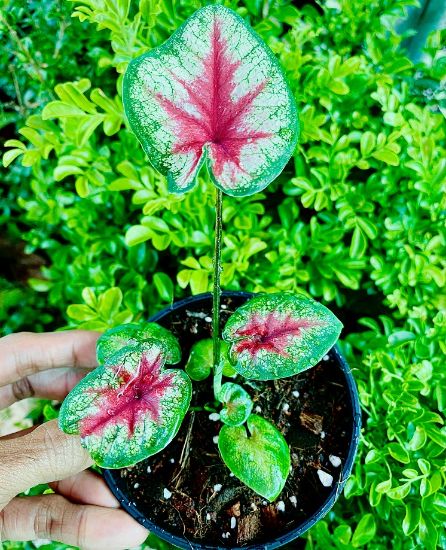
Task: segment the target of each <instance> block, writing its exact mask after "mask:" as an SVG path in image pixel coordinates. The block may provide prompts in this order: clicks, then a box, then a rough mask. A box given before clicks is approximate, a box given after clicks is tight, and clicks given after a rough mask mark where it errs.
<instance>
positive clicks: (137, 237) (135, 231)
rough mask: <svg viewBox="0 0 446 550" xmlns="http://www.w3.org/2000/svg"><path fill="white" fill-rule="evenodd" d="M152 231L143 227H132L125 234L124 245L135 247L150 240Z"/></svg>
mask: <svg viewBox="0 0 446 550" xmlns="http://www.w3.org/2000/svg"><path fill="white" fill-rule="evenodd" d="M152 235H153V231H152V230H151V229H149V228H148V227H145V226H144V225H132V227H130V228H129V229H128V230H127V233H126V234H125V243H126V245H127V246H135V245H137V244H140V243H143V242H145V241H147V240H148V239H150V237H151V236H152Z"/></svg>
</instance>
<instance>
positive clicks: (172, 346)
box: [96, 323, 181, 365]
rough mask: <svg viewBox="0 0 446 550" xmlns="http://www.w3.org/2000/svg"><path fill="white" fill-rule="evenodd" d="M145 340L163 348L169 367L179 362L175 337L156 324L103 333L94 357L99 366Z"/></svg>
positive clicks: (119, 327)
mask: <svg viewBox="0 0 446 550" xmlns="http://www.w3.org/2000/svg"><path fill="white" fill-rule="evenodd" d="M146 340H157V341H158V343H159V345H161V346H163V348H164V358H165V361H166V363H168V364H169V365H175V364H176V363H178V362H179V361H180V360H181V348H180V344H179V343H178V340H177V339H176V338H175V336H174V335H173V334H172V333H171V332H170V331H169V330H167V329H166V328H164V327H162V326H161V325H158V324H157V323H142V324H140V325H136V324H126V325H119V326H117V327H114V328H111V329H109V330H107V331H106V332H104V334H102V335H101V336H100V337H99V340H98V341H97V344H96V356H97V359H98V362H99V364H103V363H104V362H106V361H107V360H108V359H109V358H111V357H113V355H115V354H116V353H118V352H119V351H121V349H122V348H124V347H127V346H138V345H140V344H142V343H143V342H144V341H146Z"/></svg>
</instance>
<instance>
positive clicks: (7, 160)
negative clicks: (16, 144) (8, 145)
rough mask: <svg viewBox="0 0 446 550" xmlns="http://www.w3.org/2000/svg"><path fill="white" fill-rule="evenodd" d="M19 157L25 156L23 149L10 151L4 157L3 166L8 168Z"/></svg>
mask: <svg viewBox="0 0 446 550" xmlns="http://www.w3.org/2000/svg"><path fill="white" fill-rule="evenodd" d="M19 155H23V150H22V149H9V151H6V153H5V154H4V155H3V166H4V167H5V168H8V166H9V165H10V164H11V162H13V161H14V160H15V159H16V158H17V157H18V156H19Z"/></svg>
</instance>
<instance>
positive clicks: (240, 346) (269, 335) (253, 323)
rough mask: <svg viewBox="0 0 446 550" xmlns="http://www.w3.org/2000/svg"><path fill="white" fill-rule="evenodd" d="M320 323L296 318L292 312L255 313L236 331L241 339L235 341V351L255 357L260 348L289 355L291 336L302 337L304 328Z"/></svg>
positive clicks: (236, 336) (285, 355)
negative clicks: (281, 314)
mask: <svg viewBox="0 0 446 550" xmlns="http://www.w3.org/2000/svg"><path fill="white" fill-rule="evenodd" d="M319 324H320V323H319V322H317V321H313V320H310V319H294V318H293V317H292V316H291V315H290V314H288V315H286V317H281V316H280V314H278V313H277V312H275V311H272V312H271V313H268V315H266V316H261V315H260V314H255V315H254V316H253V317H252V318H251V319H250V320H249V321H248V323H247V324H246V325H245V326H244V327H243V328H239V329H238V330H236V331H235V334H234V336H235V338H240V340H238V341H237V342H236V343H235V345H234V351H235V352H236V353H241V352H243V351H247V352H249V354H250V355H251V357H253V358H255V357H256V356H257V354H258V353H259V351H260V350H266V351H269V352H272V353H277V354H278V355H282V356H283V357H289V354H288V353H287V351H286V348H287V347H288V346H289V344H290V338H292V337H300V336H301V333H302V329H305V328H311V327H314V326H317V325H319Z"/></svg>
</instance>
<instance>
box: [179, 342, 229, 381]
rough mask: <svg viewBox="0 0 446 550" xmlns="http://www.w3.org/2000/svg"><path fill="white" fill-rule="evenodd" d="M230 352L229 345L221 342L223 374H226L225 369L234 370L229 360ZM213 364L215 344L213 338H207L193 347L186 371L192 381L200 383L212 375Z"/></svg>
mask: <svg viewBox="0 0 446 550" xmlns="http://www.w3.org/2000/svg"><path fill="white" fill-rule="evenodd" d="M228 351H229V345H228V344H227V343H226V342H224V341H220V360H221V361H223V374H225V368H227V367H229V368H232V367H231V364H230V363H229V359H228ZM213 362H214V344H213V342H212V339H211V338H205V339H204V340H199V341H198V342H195V343H194V345H193V346H192V348H191V350H190V355H189V359H188V360H187V363H186V367H185V369H186V372H187V374H188V375H189V376H190V378H192V380H195V381H196V382H200V381H201V380H205V379H206V378H207V377H208V376H209V375H210V373H211V370H212V366H213ZM225 376H226V374H225Z"/></svg>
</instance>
